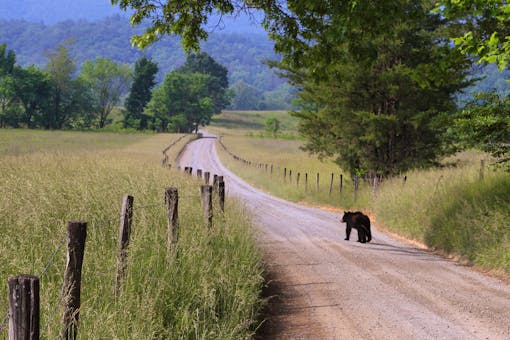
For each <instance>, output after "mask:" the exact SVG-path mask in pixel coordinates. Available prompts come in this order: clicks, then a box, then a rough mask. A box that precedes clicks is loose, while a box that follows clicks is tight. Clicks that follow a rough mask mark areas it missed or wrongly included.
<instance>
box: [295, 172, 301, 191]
mask: <svg viewBox="0 0 510 340" xmlns="http://www.w3.org/2000/svg"><path fill="white" fill-rule="evenodd" d="M300 177H301V173H300V172H298V173H297V177H296V184H297V187H298V188H299V178H300Z"/></svg>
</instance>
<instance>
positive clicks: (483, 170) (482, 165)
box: [479, 159, 485, 181]
mask: <svg viewBox="0 0 510 340" xmlns="http://www.w3.org/2000/svg"><path fill="white" fill-rule="evenodd" d="M484 172H485V160H484V159H481V160H480V174H479V180H480V181H482V180H483V177H484Z"/></svg>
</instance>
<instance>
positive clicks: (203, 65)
mask: <svg viewBox="0 0 510 340" xmlns="http://www.w3.org/2000/svg"><path fill="white" fill-rule="evenodd" d="M177 71H178V72H182V73H201V74H207V75H209V76H210V78H209V83H208V86H207V87H208V96H209V97H211V99H212V100H213V103H214V108H215V112H214V113H221V110H222V109H224V108H226V107H227V106H228V104H229V103H230V98H229V92H228V91H227V90H228V70H227V68H226V67H225V66H223V65H221V64H219V63H218V62H216V60H214V59H213V58H212V57H211V56H209V55H208V54H207V53H205V52H199V53H191V54H189V55H188V56H187V58H186V63H185V64H184V65H183V66H181V67H179V68H178V69H177Z"/></svg>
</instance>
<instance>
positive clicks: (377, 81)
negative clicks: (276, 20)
mask: <svg viewBox="0 0 510 340" xmlns="http://www.w3.org/2000/svg"><path fill="white" fill-rule="evenodd" d="M294 3H297V2H294ZM349 3H351V5H352V6H350V7H347V6H345V7H342V6H337V5H335V4H332V3H329V4H327V5H326V4H323V3H320V4H319V3H317V4H316V5H310V7H309V8H307V7H299V8H296V12H295V13H296V16H297V17H298V18H299V22H300V23H301V25H302V28H299V29H298V30H297V31H294V32H295V34H294V35H292V34H289V35H285V36H284V35H281V36H277V37H275V39H276V43H277V46H279V48H281V49H282V50H283V51H284V57H283V60H282V62H280V63H274V64H273V65H275V66H277V67H279V68H280V70H283V72H284V74H285V75H286V76H288V77H289V78H290V79H291V82H292V83H293V84H294V85H295V86H296V87H298V88H300V89H301V92H300V94H299V96H300V98H301V103H302V104H304V105H302V108H301V110H300V111H295V112H294V113H293V114H294V115H295V116H296V117H298V118H299V119H300V131H301V132H302V133H303V134H304V135H305V136H306V137H307V140H308V142H307V144H306V150H308V151H310V152H313V153H317V154H318V155H319V156H321V157H336V161H337V163H338V164H339V165H340V166H341V167H342V168H343V169H345V170H348V171H350V173H351V175H352V176H353V177H357V176H359V175H367V176H369V177H373V176H391V175H395V174H398V173H400V172H401V171H406V170H407V169H410V168H413V167H417V166H428V165H432V164H434V163H435V161H436V159H437V158H438V157H439V156H440V155H442V154H443V153H444V152H445V151H447V149H446V148H444V147H443V138H442V135H443V133H444V132H445V130H446V127H447V119H448V115H447V114H448V113H449V112H453V111H455V110H456V106H455V103H454V101H453V95H454V94H455V93H456V92H457V91H458V90H460V89H462V88H463V87H465V86H466V85H467V84H468V83H467V82H466V81H464V79H465V77H466V75H467V68H468V66H469V62H468V60H467V59H466V58H465V57H463V56H462V55H460V54H459V53H457V52H456V51H455V50H453V49H452V48H451V47H450V46H449V44H448V40H447V39H446V37H442V36H441V35H440V34H439V31H440V29H441V28H442V21H441V18H440V17H439V16H438V15H437V14H431V13H430V11H429V9H430V8H428V7H426V6H425V5H424V3H422V2H420V1H387V2H384V3H372V2H355V1H352V2H349ZM294 39H296V41H293V40H294ZM314 41H315V42H316V43H309V42H314Z"/></svg>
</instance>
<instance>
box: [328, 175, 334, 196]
mask: <svg viewBox="0 0 510 340" xmlns="http://www.w3.org/2000/svg"><path fill="white" fill-rule="evenodd" d="M334 177H335V174H333V173H332V174H331V181H329V196H331V191H332V190H333V179H334Z"/></svg>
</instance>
